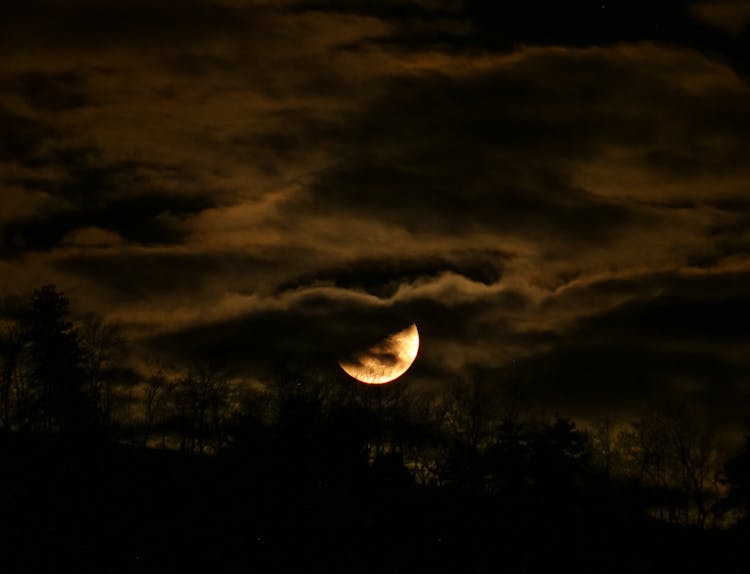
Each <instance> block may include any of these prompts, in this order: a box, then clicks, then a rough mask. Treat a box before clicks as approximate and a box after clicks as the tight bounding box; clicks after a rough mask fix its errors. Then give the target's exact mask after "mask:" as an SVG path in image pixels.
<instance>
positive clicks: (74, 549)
mask: <svg viewBox="0 0 750 574" xmlns="http://www.w3.org/2000/svg"><path fill="white" fill-rule="evenodd" d="M0 453H1V454H0V456H1V459H0V461H1V462H0V465H1V466H0V468H1V469H2V470H1V472H0V548H1V549H2V552H1V553H0V571H2V572H60V571H72V572H84V571H90V572H180V571H188V570H189V571H193V570H197V569H203V570H205V571H207V572H286V571H290V572H291V571H315V572H318V571H320V572H331V571H348V572H351V571H356V572H366V573H369V572H373V573H374V572H378V573H380V572H546V571H550V569H555V570H560V569H562V568H568V567H572V568H575V571H578V572H582V571H584V572H639V573H644V572H679V571H682V570H684V569H689V571H697V572H746V571H747V568H748V562H750V557H748V555H747V551H746V545H745V541H746V536H747V531H743V530H742V529H726V530H716V531H710V530H698V529H687V528H684V527H679V526H675V525H669V524H665V523H663V522H659V521H655V520H653V519H649V518H648V517H647V516H645V515H644V514H643V513H642V512H640V511H639V510H638V509H637V508H635V507H634V505H633V504H631V503H630V501H629V500H628V493H627V492H625V491H619V492H618V491H615V490H613V489H612V488H610V487H604V486H601V487H598V486H597V485H596V484H588V485H586V486H585V488H575V489H571V488H567V487H566V488H564V489H562V487H561V488H560V489H559V490H558V491H555V489H556V487H554V486H552V485H554V484H555V483H554V481H550V483H549V484H548V485H547V486H540V485H538V486H534V487H531V488H527V489H525V490H524V491H520V490H519V491H516V492H515V495H514V496H509V495H507V494H493V493H491V492H487V491H483V492H482V493H481V494H479V493H477V492H473V491H472V489H471V488H467V487H465V486H463V487H426V486H417V485H415V484H414V483H413V482H412V481H411V480H410V478H409V476H408V474H406V473H404V472H403V470H404V469H403V467H402V466H401V467H399V465H398V464H397V463H395V462H394V463H393V464H389V463H388V461H387V459H384V460H385V463H382V464H379V465H376V466H372V465H367V464H362V465H352V464H346V465H335V464H334V465H327V464H326V462H325V461H322V462H321V461H319V460H308V461H305V460H304V459H299V457H295V458H289V457H286V456H284V455H283V453H282V454H281V455H272V454H270V453H265V454H263V455H259V454H258V453H255V454H254V455H252V456H251V455H249V454H247V453H244V454H243V453H242V452H230V453H227V454H223V455H220V456H185V455H181V454H179V453H175V452H170V451H157V450H146V449H142V448H136V447H127V446H121V445H120V446H110V445H106V446H101V445H100V446H98V447H90V448H86V449H85V450H83V449H81V448H80V446H70V445H66V444H65V443H64V442H63V441H61V440H60V439H58V438H50V439H39V438H38V437H37V438H35V439H21V438H19V437H17V436H10V437H3V441H2V447H1V450H0Z"/></svg>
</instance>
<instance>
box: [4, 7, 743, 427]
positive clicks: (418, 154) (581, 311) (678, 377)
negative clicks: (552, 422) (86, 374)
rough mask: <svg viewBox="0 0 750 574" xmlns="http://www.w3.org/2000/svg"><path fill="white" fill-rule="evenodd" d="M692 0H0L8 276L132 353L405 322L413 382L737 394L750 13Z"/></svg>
mask: <svg viewBox="0 0 750 574" xmlns="http://www.w3.org/2000/svg"><path fill="white" fill-rule="evenodd" d="M697 14H698V16H696V13H695V12H693V11H691V8H690V7H689V6H688V4H687V3H680V2H678V3H672V4H670V5H669V6H668V7H662V6H660V7H653V5H652V4H649V5H648V6H647V5H646V3H641V2H636V3H628V4H627V5H626V4H624V3H615V4H612V3H608V2H607V3H605V7H604V8H602V3H601V2H597V3H591V4H587V3H582V4H581V3H579V4H577V5H576V6H573V7H571V6H568V5H566V6H565V7H564V8H561V7H560V6H559V3H556V4H554V5H553V4H552V3H548V2H534V3H532V4H530V5H528V6H527V5H524V6H520V5H518V6H514V7H509V6H505V5H503V6H500V5H499V4H498V3H490V2H475V1H470V2H455V1H447V2H441V1H427V0H425V1H420V2H401V1H393V2H386V3H383V2H353V3H349V2H347V3H343V2H326V1H320V2H296V1H289V2H254V1H248V2H245V1H240V0H237V1H221V2H219V1H215V2H214V1H210V0H206V1H198V0H195V1H191V2H188V3H186V4H181V5H180V9H179V10H177V9H176V8H175V6H174V5H173V3H171V2H164V1H157V2H145V1H140V0H139V1H137V2H124V1H121V0H109V1H108V2H90V1H83V0H75V1H73V2H68V3H65V6H64V7H63V4H61V3H59V2H55V1H52V0H45V1H42V0H36V1H33V2H31V3H26V4H23V5H21V4H17V5H13V6H12V7H10V8H9V9H8V11H7V14H6V16H7V17H5V18H4V19H3V22H1V23H0V47H1V48H2V49H3V53H4V58H3V60H2V62H0V131H2V133H3V134H4V137H3V139H2V141H0V200H2V203H3V211H2V213H0V226H2V227H1V228H0V238H1V240H2V242H1V243H0V274H2V275H3V276H4V277H12V278H13V280H12V282H13V285H11V286H9V287H8V290H9V291H13V292H15V291H18V290H22V289H27V288H31V287H35V286H38V285H39V284H42V283H48V282H51V281H54V282H56V283H58V285H59V286H60V287H61V289H63V290H64V291H65V292H66V293H69V294H70V295H71V298H72V299H73V303H74V308H77V309H81V311H82V312H84V311H85V312H91V311H95V312H99V313H100V314H102V315H104V316H106V317H107V318H108V319H110V320H118V321H121V322H122V323H123V324H124V325H125V328H126V329H127V331H128V333H129V334H130V336H131V337H132V338H133V339H134V340H135V344H136V346H138V345H140V347H139V348H140V349H142V351H143V352H144V353H146V352H157V351H158V352H163V353H165V354H167V355H169V356H172V357H173V358H175V359H179V360H189V359H190V358H191V357H194V356H199V355H201V354H205V355H208V356H214V357H216V358H219V359H221V360H224V361H226V362H228V363H232V364H233V365H234V366H235V367H236V368H237V369H240V370H244V372H247V373H251V372H254V370H255V369H258V370H260V371H263V372H266V373H269V372H271V371H272V370H273V368H274V366H273V365H274V364H275V363H279V362H280V363H284V362H289V361H302V362H308V363H309V364H316V365H328V366H329V367H330V366H333V367H332V369H333V371H335V370H336V369H335V365H336V363H335V359H336V358H337V357H338V356H339V355H340V354H343V353H344V352H347V351H354V350H356V349H357V347H358V346H359V345H363V344H366V343H367V342H371V341H373V340H376V339H378V338H380V337H382V336H383V334H386V333H388V332H393V331H394V330H397V329H399V328H403V327H404V326H406V325H408V324H410V323H411V322H412V321H416V322H417V324H418V325H419V329H420V333H421V335H422V337H423V345H422V349H421V352H420V357H419V359H418V361H417V363H416V365H415V367H414V371H413V372H411V373H412V376H413V377H414V378H415V380H416V381H417V382H418V384H419V385H421V386H423V387H424V388H433V387H439V385H440V384H442V382H443V381H445V380H449V379H455V378H466V377H473V376H483V377H488V378H491V379H492V380H493V381H496V382H497V383H498V384H499V385H503V384H505V383H507V382H508V381H512V380H520V381H523V384H524V385H526V386H527V387H528V389H527V390H528V392H529V393H530V394H531V395H533V396H534V397H535V398H536V400H537V401H538V402H539V404H545V405H550V406H551V408H552V405H557V406H559V408H560V409H561V410H562V411H565V410H566V409H570V410H571V411H575V412H584V411H587V410H592V411H593V410H596V408H601V409H605V408H607V409H608V408H610V407H612V408H614V407H616V406H617V405H618V404H619V405H623V407H622V408H623V409H625V408H626V406H627V407H628V408H629V406H633V408H636V407H637V405H638V404H639V401H641V400H642V399H643V400H646V399H647V400H657V399H659V398H661V397H667V396H677V397H680V396H683V395H682V394H681V393H682V392H683V391H685V393H686V395H685V396H689V397H691V398H692V399H693V400H698V399H699V398H700V397H703V398H704V399H705V400H706V401H707V402H709V403H710V402H711V401H712V400H715V401H716V404H717V405H719V404H721V405H725V406H726V408H727V412H730V410H731V412H733V413H736V410H737V409H736V408H734V410H732V408H730V407H731V405H728V404H727V403H726V401H724V400H723V398H722V393H723V394H724V395H726V396H727V397H729V396H744V395H743V393H744V392H745V391H744V390H743V389H744V387H743V385H744V383H743V381H744V378H743V374H742V373H743V371H742V369H743V368H744V367H745V362H746V361H744V359H742V357H741V353H740V350H741V349H742V348H743V346H745V345H746V337H745V335H744V331H743V330H742V327H741V324H742V321H743V320H744V312H745V311H744V309H745V307H746V300H745V296H744V294H743V293H744V291H743V290H744V289H745V288H746V286H747V285H746V284H747V281H746V277H745V274H746V273H747V271H748V269H750V260H749V259H748V253H750V250H749V246H750V205H749V204H748V202H747V200H746V199H745V196H746V191H747V184H748V181H750V167H748V164H747V162H746V161H745V155H746V153H745V152H746V149H747V148H748V144H750V141H748V140H750V123H749V122H750V120H749V119H748V118H750V104H749V103H748V102H750V93H748V92H749V91H750V88H748V83H747V81H746V78H745V77H744V76H743V73H744V72H743V70H744V68H743V66H742V58H741V56H742V54H743V53H744V52H743V51H742V50H743V48H742V41H743V40H742V39H743V38H744V37H745V36H743V34H744V32H739V33H737V34H736V35H735V36H732V35H731V34H728V33H726V32H724V31H722V30H720V29H718V30H717V29H714V28H712V27H711V26H709V25H708V24H707V23H706V22H705V21H703V20H701V18H704V16H700V14H701V12H700V10H699V11H698V13H697ZM704 19H709V18H708V17H705V18H704ZM709 20H710V19H709ZM656 24H659V26H657V25H656ZM26 38H34V40H35V41H34V42H27V41H22V40H24V39H26ZM732 310H735V311H736V314H732ZM737 318H740V319H742V320H740V321H735V322H733V321H734V320H735V319H737ZM722 323H724V324H728V325H730V326H731V328H729V329H726V330H721V329H720V325H721V324H722ZM332 376H334V375H332ZM714 378H720V379H721V381H722V382H720V383H714V382H712V381H713V380H714ZM508 384H509V383H508ZM712 385H714V386H712ZM714 388H716V389H717V390H716V391H713V390H712V389H714ZM709 395H710V396H711V398H709ZM717 408H718V407H717Z"/></svg>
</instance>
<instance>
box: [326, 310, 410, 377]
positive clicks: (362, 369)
mask: <svg viewBox="0 0 750 574" xmlns="http://www.w3.org/2000/svg"><path fill="white" fill-rule="evenodd" d="M418 352H419V331H417V326H416V325H415V324H414V323H412V324H411V325H410V326H408V327H407V328H406V329H404V330H403V331H399V332H397V333H393V334H392V335H389V336H388V337H386V338H385V339H383V340H381V341H378V342H377V343H375V344H374V345H373V346H371V347H369V348H367V349H365V350H364V351H362V352H360V353H356V354H355V355H354V356H352V357H350V358H347V359H341V360H339V366H340V367H341V368H342V369H344V372H345V373H346V374H347V375H349V376H350V377H352V378H353V379H356V380H358V381H359V382H360V383H365V384H368V385H383V384H385V383H390V382H391V381H394V380H396V379H397V378H399V377H400V376H401V375H403V374H404V373H405V372H406V371H408V370H409V367H411V365H412V363H413V362H414V360H415V359H416V358H417V353H418Z"/></svg>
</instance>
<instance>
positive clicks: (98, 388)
mask: <svg viewBox="0 0 750 574" xmlns="http://www.w3.org/2000/svg"><path fill="white" fill-rule="evenodd" d="M79 333H80V338H81V345H82V349H83V353H84V363H85V368H86V374H87V376H88V385H89V393H90V395H91V397H92V398H93V399H94V400H95V401H96V403H97V405H98V407H99V411H100V412H101V413H102V415H103V416H104V418H105V421H106V422H110V420H111V416H112V407H113V385H114V376H113V375H114V372H113V371H114V367H115V365H116V364H117V360H118V359H119V354H120V352H121V349H122V345H123V338H122V335H121V332H120V327H119V325H117V324H114V323H106V322H104V321H103V320H102V319H101V318H100V317H97V316H92V317H89V318H87V319H86V320H85V321H83V323H82V324H81V326H80V327H79Z"/></svg>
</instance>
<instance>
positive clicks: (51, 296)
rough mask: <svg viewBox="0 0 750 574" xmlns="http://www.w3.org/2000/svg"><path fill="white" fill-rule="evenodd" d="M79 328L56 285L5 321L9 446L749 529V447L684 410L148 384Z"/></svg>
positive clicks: (110, 341) (205, 374)
mask: <svg viewBox="0 0 750 574" xmlns="http://www.w3.org/2000/svg"><path fill="white" fill-rule="evenodd" d="M70 316H71V313H70V308H69V302H68V299H67V298H66V297H65V296H64V295H63V294H62V293H60V292H59V291H57V290H56V288H55V287H53V286H45V287H42V288H40V289H37V290H35V291H34V292H33V294H32V295H31V297H30V298H29V299H28V300H27V301H24V302H23V304H20V305H17V306H16V307H15V309H14V310H13V312H12V313H6V319H5V323H4V325H3V327H2V333H1V335H2V336H1V340H0V367H1V369H2V371H1V374H2V379H1V380H0V428H2V431H3V433H4V435H5V436H9V435H13V436H57V437H60V438H63V439H64V440H66V441H68V442H74V443H77V444H80V445H89V444H91V443H94V442H98V443H101V442H108V443H111V444H119V445H130V447H133V448H135V447H138V448H143V447H146V448H148V449H149V450H150V451H151V452H155V451H156V450H160V451H162V452H167V451H174V452H179V453H182V455H184V456H188V457H193V456H195V457H200V455H215V456H216V457H219V458H224V459H229V460H238V459H241V460H243V461H244V462H243V464H244V465H245V466H246V467H247V469H249V470H247V472H249V473H250V474H251V475H252V476H253V477H255V479H257V480H260V481H261V482H262V481H266V482H269V483H273V482H278V483H279V484H286V483H287V482H288V481H289V480H290V479H289V477H294V481H295V482H298V483H299V484H303V485H306V486H305V488H308V487H310V485H318V486H317V487H315V488H314V489H313V490H314V492H316V493H317V494H320V493H321V492H326V489H325V488H323V489H322V490H321V488H322V487H319V486H320V485H326V484H336V485H338V488H340V489H344V490H346V489H347V488H350V487H351V484H365V483H368V481H373V480H374V481H376V482H377V483H378V484H381V485H386V486H387V487H388V488H390V487H393V488H397V489H398V488H402V487H403V488H421V489H427V490H429V491H436V492H437V491H440V492H454V493H460V496H462V497H480V498H481V497H490V498H491V499H492V500H493V501H494V502H493V504H495V503H496V504H500V505H501V506H503V508H505V510H506V511H508V512H510V513H511V514H512V515H514V516H522V515H524V514H528V515H539V513H540V512H542V510H541V509H545V510H544V512H547V511H549V512H553V511H554V512H565V513H575V512H578V511H580V510H581V509H587V510H586V512H589V511H590V512H597V510H596V509H600V510H601V509H605V510H606V511H607V512H611V513H612V514H611V516H610V518H611V519H613V520H615V519H619V518H623V517H631V518H632V517H634V516H645V517H651V518H654V519H657V520H660V521H663V522H666V523H673V524H676V525H682V526H691V527H697V528H699V529H703V528H706V527H725V526H735V527H736V528H744V527H746V526H747V525H748V516H750V439H749V440H748V442H747V444H746V445H745V447H744V450H741V451H740V452H736V453H722V452H721V450H720V447H719V441H718V440H717V436H716V434H715V432H714V430H713V429H712V428H711V425H709V424H708V423H707V422H706V421H705V420H704V419H702V418H701V417H699V416H697V414H696V413H691V412H690V411H689V410H688V409H686V408H685V407H680V406H677V405H672V406H667V407H665V408H663V409H661V410H659V411H658V412H654V413H652V414H651V415H649V416H647V417H643V418H641V420H639V421H631V422H619V423H617V422H613V421H602V422H601V423H600V424H598V425H595V426H593V427H591V428H586V429H582V428H578V427H577V426H576V425H575V424H574V423H573V422H572V421H571V420H570V419H567V418H564V417H560V416H557V417H553V418H552V419H544V418H541V417H538V416H534V415H533V413H528V412H524V411H523V410H522V409H519V408H517V405H515V403H514V402H513V401H511V400H505V401H504V400H502V399H501V398H498V394H497V392H496V389H492V390H493V392H490V390H491V387H490V385H488V384H482V383H481V382H479V381H473V382H468V383H465V384H455V385H453V386H451V387H450V388H449V389H448V390H446V391H445V392H442V393H440V394H439V395H427V394H425V393H416V392H413V391H411V390H410V388H409V387H408V386H407V385H402V384H399V383H394V384H392V385H387V386H384V387H368V386H364V385H358V384H355V383H353V382H351V381H348V380H346V379H344V378H343V376H342V378H341V379H336V378H335V377H323V376H316V375H315V374H314V373H311V372H294V371H289V370H288V369H287V370H285V369H279V372H278V373H277V374H276V376H275V377H274V378H273V379H272V380H269V381H266V382H264V383H263V384H259V383H257V382H254V383H250V382H248V381H245V380H241V379H238V378H237V377H232V376H230V374H228V373H227V372H225V371H224V370H222V368H220V367H219V366H216V365H210V364H205V363H203V364H198V365H197V366H192V367H187V368H180V367H175V366H171V365H164V364H151V365H150V366H149V368H148V372H147V373H146V374H140V373H136V372H135V371H133V370H131V369H129V368H128V367H127V366H126V365H125V361H124V360H123V359H122V356H123V352H122V349H123V345H124V344H125V341H123V339H122V338H121V336H120V335H119V333H118V330H117V329H116V328H115V327H113V326H109V325H106V324H103V323H102V322H101V321H98V320H95V319H91V320H88V321H84V322H81V323H80V324H77V325H74V324H73V322H72V321H71V320H70ZM255 479H254V480H255ZM347 485H348V486H347ZM617 517H619V518H617Z"/></svg>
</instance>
